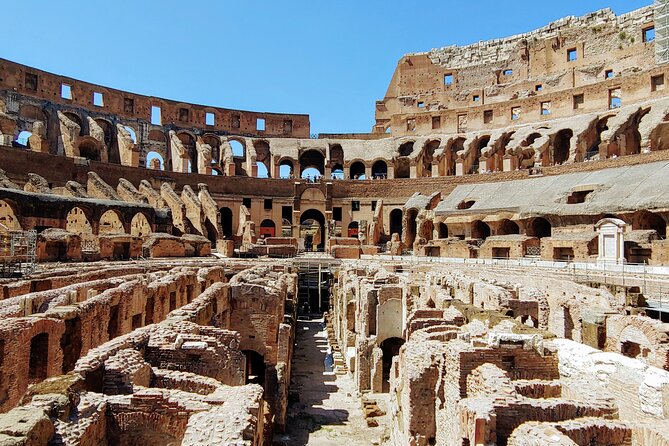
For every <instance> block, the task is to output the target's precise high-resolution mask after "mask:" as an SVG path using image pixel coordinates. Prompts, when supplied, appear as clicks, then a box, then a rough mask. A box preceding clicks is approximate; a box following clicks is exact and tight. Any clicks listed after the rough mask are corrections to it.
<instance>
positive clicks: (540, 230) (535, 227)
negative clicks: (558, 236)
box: [525, 217, 553, 238]
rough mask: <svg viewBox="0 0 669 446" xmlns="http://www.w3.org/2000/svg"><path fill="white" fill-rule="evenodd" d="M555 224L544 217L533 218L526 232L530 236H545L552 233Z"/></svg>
mask: <svg viewBox="0 0 669 446" xmlns="http://www.w3.org/2000/svg"><path fill="white" fill-rule="evenodd" d="M552 231H553V226H552V225H551V223H550V222H549V221H548V220H546V219H545V218H543V217H535V218H532V219H531V220H530V221H529V222H528V223H527V228H526V231H525V232H526V234H527V235H528V236H530V237H536V238H543V237H550V236H551V235H552Z"/></svg>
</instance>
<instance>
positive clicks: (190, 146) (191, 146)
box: [177, 132, 202, 173]
mask: <svg viewBox="0 0 669 446" xmlns="http://www.w3.org/2000/svg"><path fill="white" fill-rule="evenodd" d="M177 138H179V140H180V141H181V143H182V144H183V146H184V149H185V151H186V158H187V159H188V169H187V171H188V172H196V173H198V172H197V156H198V155H197V150H195V138H193V136H192V135H191V134H190V133H186V132H181V133H178V134H177ZM200 173H202V172H200Z"/></svg>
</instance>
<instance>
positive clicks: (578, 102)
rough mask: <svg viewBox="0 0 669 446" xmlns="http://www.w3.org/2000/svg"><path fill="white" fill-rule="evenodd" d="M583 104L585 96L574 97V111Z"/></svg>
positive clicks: (577, 95)
mask: <svg viewBox="0 0 669 446" xmlns="http://www.w3.org/2000/svg"><path fill="white" fill-rule="evenodd" d="M584 103H585V96H584V95H582V94H576V95H574V110H578V109H579V108H581V106H582V105H583V104H584Z"/></svg>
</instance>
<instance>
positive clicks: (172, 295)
mask: <svg viewBox="0 0 669 446" xmlns="http://www.w3.org/2000/svg"><path fill="white" fill-rule="evenodd" d="M176 309H177V292H176V291H172V292H171V293H170V311H174V310H176Z"/></svg>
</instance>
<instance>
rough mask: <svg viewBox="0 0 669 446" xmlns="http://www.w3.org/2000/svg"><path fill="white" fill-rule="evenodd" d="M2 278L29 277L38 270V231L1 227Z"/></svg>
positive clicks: (0, 262) (0, 257)
mask: <svg viewBox="0 0 669 446" xmlns="http://www.w3.org/2000/svg"><path fill="white" fill-rule="evenodd" d="M0 231H2V232H0V277H14V276H29V275H31V274H33V273H34V272H35V271H36V269H37V231H9V230H7V228H6V227H5V226H2V227H0Z"/></svg>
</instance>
